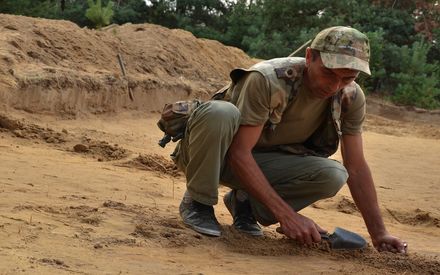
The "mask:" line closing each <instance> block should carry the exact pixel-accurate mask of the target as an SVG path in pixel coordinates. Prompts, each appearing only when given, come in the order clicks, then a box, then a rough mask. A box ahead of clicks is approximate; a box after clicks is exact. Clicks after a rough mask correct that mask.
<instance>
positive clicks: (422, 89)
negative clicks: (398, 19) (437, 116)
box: [391, 41, 440, 109]
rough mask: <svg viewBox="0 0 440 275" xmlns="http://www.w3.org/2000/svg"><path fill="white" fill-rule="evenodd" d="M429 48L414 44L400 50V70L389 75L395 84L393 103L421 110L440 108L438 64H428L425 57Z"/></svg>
mask: <svg viewBox="0 0 440 275" xmlns="http://www.w3.org/2000/svg"><path fill="white" fill-rule="evenodd" d="M429 49H430V46H429V45H428V44H426V43H424V42H419V41H417V42H415V43H414V44H413V45H412V47H411V48H409V47H407V46H403V47H402V48H401V49H400V60H401V62H400V64H399V65H400V70H399V72H396V73H393V74H391V77H392V78H393V79H394V80H395V82H396V83H397V86H396V89H395V90H394V92H393V93H392V99H393V101H395V102H397V103H401V104H405V105H415V106H419V107H423V108H428V109H433V108H440V78H439V76H440V71H439V68H440V67H439V66H438V65H439V64H438V62H435V63H434V64H429V63H428V62H427V55H428V52H429Z"/></svg>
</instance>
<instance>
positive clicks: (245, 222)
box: [223, 190, 263, 236]
mask: <svg viewBox="0 0 440 275" xmlns="http://www.w3.org/2000/svg"><path fill="white" fill-rule="evenodd" d="M223 202H224V203H225V205H226V207H227V208H228V210H229V213H231V215H232V217H233V218H234V224H233V226H234V227H235V229H237V230H238V231H241V232H244V233H246V234H249V235H252V236H263V231H262V230H261V227H260V226H259V225H258V223H257V221H256V220H255V217H254V215H253V214H252V209H251V204H250V203H249V199H247V198H246V199H245V200H239V199H237V190H232V191H230V192H228V193H227V194H226V195H225V196H224V198H223Z"/></svg>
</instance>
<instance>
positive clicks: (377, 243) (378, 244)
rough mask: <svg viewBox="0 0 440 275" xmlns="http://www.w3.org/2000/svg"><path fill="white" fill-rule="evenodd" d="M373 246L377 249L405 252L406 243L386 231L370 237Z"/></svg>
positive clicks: (380, 250)
mask: <svg viewBox="0 0 440 275" xmlns="http://www.w3.org/2000/svg"><path fill="white" fill-rule="evenodd" d="M372 241H373V245H374V247H375V248H376V249H377V250H378V251H379V252H382V251H388V252H393V253H402V254H406V252H407V248H408V245H407V243H406V242H404V241H402V240H400V239H399V238H396V237H394V236H392V235H390V234H388V233H385V234H383V235H380V236H378V237H375V238H372Z"/></svg>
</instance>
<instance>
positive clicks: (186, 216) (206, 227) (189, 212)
mask: <svg viewBox="0 0 440 275" xmlns="http://www.w3.org/2000/svg"><path fill="white" fill-rule="evenodd" d="M179 212H180V216H181V217H182V219H183V222H184V223H185V224H186V225H188V226H189V227H191V228H192V229H193V230H195V231H197V232H199V233H202V234H206V235H209V236H215V237H219V236H220V235H221V229H220V224H219V223H218V221H217V219H216V218H215V215H214V207H213V206H212V205H205V204H202V203H200V202H197V201H195V200H193V199H192V198H191V197H190V196H189V194H187V193H185V196H184V197H183V199H182V202H181V203H180V207H179Z"/></svg>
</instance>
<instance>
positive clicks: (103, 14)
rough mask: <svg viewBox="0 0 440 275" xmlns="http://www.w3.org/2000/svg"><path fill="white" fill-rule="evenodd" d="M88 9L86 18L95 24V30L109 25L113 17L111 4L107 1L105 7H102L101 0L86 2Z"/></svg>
mask: <svg viewBox="0 0 440 275" xmlns="http://www.w3.org/2000/svg"><path fill="white" fill-rule="evenodd" d="M87 3H88V4H89V8H88V9H87V10H86V17H87V18H88V19H89V20H90V21H92V22H93V24H95V26H96V28H97V29H100V28H102V27H104V26H107V25H109V24H110V21H111V19H112V17H113V2H112V1H109V2H108V3H107V6H106V7H102V4H101V0H96V3H95V1H94V0H87Z"/></svg>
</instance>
